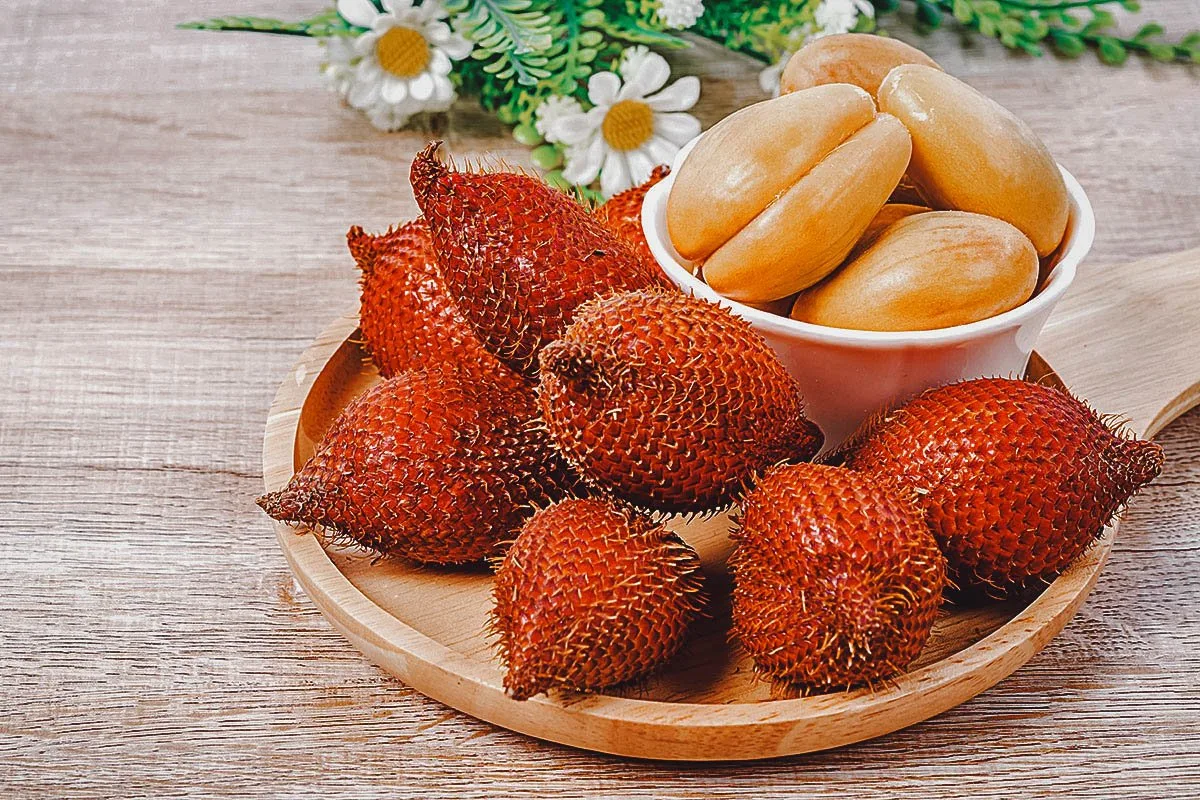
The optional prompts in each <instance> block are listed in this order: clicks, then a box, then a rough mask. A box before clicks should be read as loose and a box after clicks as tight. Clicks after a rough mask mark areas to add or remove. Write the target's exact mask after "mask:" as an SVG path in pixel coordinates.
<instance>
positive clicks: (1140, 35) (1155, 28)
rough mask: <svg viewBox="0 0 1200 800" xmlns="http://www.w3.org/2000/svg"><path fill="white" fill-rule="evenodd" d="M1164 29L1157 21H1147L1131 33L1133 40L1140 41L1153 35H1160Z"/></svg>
mask: <svg viewBox="0 0 1200 800" xmlns="http://www.w3.org/2000/svg"><path fill="white" fill-rule="evenodd" d="M1164 32H1165V29H1164V28H1163V26H1162V25H1159V24H1158V23H1157V22H1148V23H1146V24H1145V25H1143V26H1142V27H1141V28H1139V29H1138V32H1137V33H1135V34H1134V35H1133V41H1135V42H1141V41H1145V40H1146V39H1152V38H1154V37H1155V36H1162V35H1163V33H1164Z"/></svg>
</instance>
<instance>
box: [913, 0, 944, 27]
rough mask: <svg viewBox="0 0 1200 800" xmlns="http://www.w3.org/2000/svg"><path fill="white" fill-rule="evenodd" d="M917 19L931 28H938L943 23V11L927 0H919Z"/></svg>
mask: <svg viewBox="0 0 1200 800" xmlns="http://www.w3.org/2000/svg"><path fill="white" fill-rule="evenodd" d="M917 19H918V20H920V21H921V22H922V23H924V24H925V25H927V26H928V27H930V28H938V27H940V26H941V24H942V12H941V10H940V9H939V8H938V7H937V6H936V5H934V4H933V3H930V2H927V0H917Z"/></svg>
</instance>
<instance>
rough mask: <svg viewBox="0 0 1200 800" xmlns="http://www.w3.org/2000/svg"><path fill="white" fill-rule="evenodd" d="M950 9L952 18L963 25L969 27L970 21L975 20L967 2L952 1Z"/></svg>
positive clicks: (963, 0) (960, 0) (972, 10)
mask: <svg viewBox="0 0 1200 800" xmlns="http://www.w3.org/2000/svg"><path fill="white" fill-rule="evenodd" d="M952 7H953V12H954V18H955V19H956V20H958V21H959V22H961V23H962V24H963V25H970V24H971V20H973V19H975V11H974V9H972V8H971V4H970V3H968V2H967V0H954V3H953V6H952Z"/></svg>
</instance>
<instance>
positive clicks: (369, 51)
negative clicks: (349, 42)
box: [354, 31, 379, 56]
mask: <svg viewBox="0 0 1200 800" xmlns="http://www.w3.org/2000/svg"><path fill="white" fill-rule="evenodd" d="M377 41H379V34H378V33H375V32H374V31H371V32H369V33H364V34H363V35H362V36H360V37H358V38H357V39H355V40H354V52H356V53H358V54H359V55H360V56H369V55H374V54H375V43H376V42H377Z"/></svg>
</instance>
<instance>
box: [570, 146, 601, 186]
mask: <svg viewBox="0 0 1200 800" xmlns="http://www.w3.org/2000/svg"><path fill="white" fill-rule="evenodd" d="M604 153H605V147H604V139H603V138H602V137H600V136H597V137H595V138H594V139H592V141H591V142H590V143H589V144H588V145H587V146H586V147H584V146H579V147H569V148H567V152H566V153H565V156H566V162H567V163H566V166H565V167H563V178H565V179H566V180H567V181H568V182H569V183H575V184H578V185H580V186H587V185H588V184H589V183H591V182H592V181H594V180H596V176H597V175H599V174H600V167H601V165H603V164H604Z"/></svg>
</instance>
